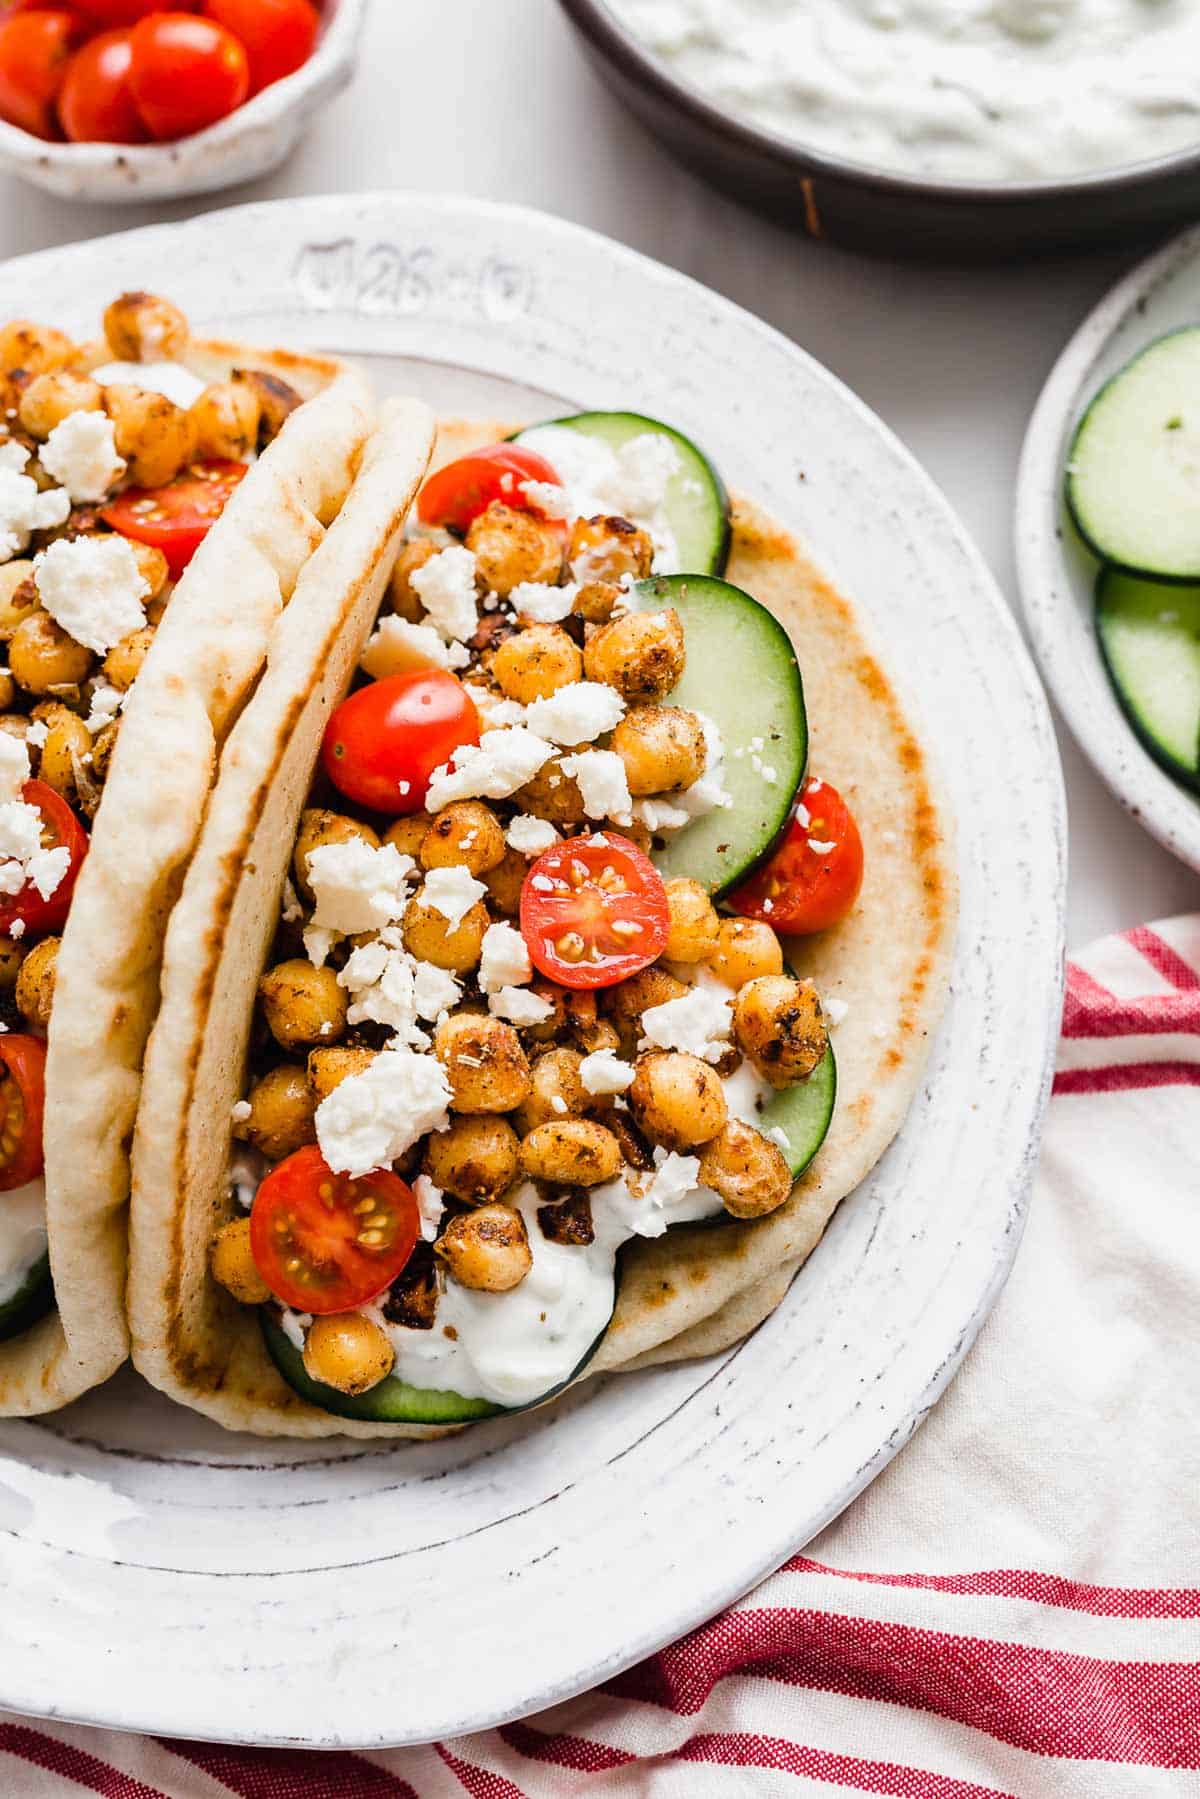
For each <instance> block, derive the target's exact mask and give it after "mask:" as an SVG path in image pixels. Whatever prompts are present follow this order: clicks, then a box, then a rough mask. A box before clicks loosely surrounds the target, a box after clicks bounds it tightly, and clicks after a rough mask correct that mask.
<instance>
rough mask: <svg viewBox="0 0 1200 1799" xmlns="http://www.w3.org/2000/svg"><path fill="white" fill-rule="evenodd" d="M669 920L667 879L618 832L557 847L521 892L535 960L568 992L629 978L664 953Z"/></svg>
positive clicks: (524, 922)
mask: <svg viewBox="0 0 1200 1799" xmlns="http://www.w3.org/2000/svg"><path fill="white" fill-rule="evenodd" d="M670 921H671V909H670V906H669V904H668V901H667V890H666V888H665V886H664V885H663V879H662V876H661V875H660V874H659V872H658V870H657V869H656V868H655V866H654V864H653V862H651V860H650V858H649V856H647V855H646V854H645V853H644V852H643V851H642V850H640V849H639V848H638V847H637V845H636V844H635V843H630V841H629V839H628V838H627V837H620V836H618V835H617V833H616V832H615V831H590V832H589V833H588V834H587V836H586V837H570V838H568V839H567V841H566V842H565V843H556V844H555V845H554V847H553V849H548V850H547V851H546V852H545V854H544V855H541V856H539V857H538V859H537V861H536V862H535V863H534V864H533V866H532V867H531V868H530V870H529V873H528V874H527V875H526V877H525V884H524V886H523V887H522V888H521V935H522V936H523V937H524V939H525V947H526V949H527V950H528V951H529V956H530V960H531V961H532V962H533V964H534V967H535V968H538V969H540V970H541V972H542V973H543V974H544V975H548V976H549V978H550V979H551V980H552V981H557V982H558V983H559V984H560V986H563V987H575V988H580V987H612V986H615V985H616V983H617V982H618V981H624V980H627V979H628V977H629V976H630V975H631V974H636V973H637V972H638V970H639V968H645V967H647V965H648V964H649V963H651V962H653V961H654V960H655V958H656V957H657V956H661V955H662V953H663V950H664V949H665V948H666V944H667V933H668V931H669V929H670Z"/></svg>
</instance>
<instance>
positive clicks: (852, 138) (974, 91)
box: [607, 0, 1200, 181]
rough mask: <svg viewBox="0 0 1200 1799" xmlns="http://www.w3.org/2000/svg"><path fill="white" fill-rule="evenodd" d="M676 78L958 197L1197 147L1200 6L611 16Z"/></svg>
mask: <svg viewBox="0 0 1200 1799" xmlns="http://www.w3.org/2000/svg"><path fill="white" fill-rule="evenodd" d="M607 4H608V5H609V7H610V8H611V10H612V11H613V13H614V14H615V15H616V17H617V18H618V19H619V20H620V21H621V23H622V24H623V25H624V26H625V27H626V28H627V29H628V30H629V31H630V32H631V33H632V34H633V35H634V36H635V37H636V38H638V39H639V40H640V41H641V42H642V43H643V44H644V45H645V46H646V47H647V48H648V49H649V50H651V51H652V52H653V53H654V54H655V55H656V56H657V57H658V58H659V59H660V60H661V61H662V62H663V63H665V64H667V65H668V67H669V69H670V71H671V72H672V73H673V74H674V75H676V76H678V77H680V78H681V79H682V80H683V81H685V82H687V83H688V84H689V85H690V86H692V87H694V88H696V89H698V90H699V91H700V92H701V93H702V94H703V95H705V96H706V97H707V98H708V99H710V100H712V101H714V102H715V103H716V104H717V105H719V106H721V107H722V108H723V109H725V110H727V111H730V112H733V113H736V114H740V115H741V116H742V117H743V118H745V119H746V120H747V122H749V123H752V124H755V125H759V126H762V127H764V128H766V129H768V130H771V131H774V132H777V133H778V134H780V135H781V136H783V137H786V138H790V139H792V140H794V141H795V142H796V143H798V144H800V145H803V146H804V147H806V148H810V149H814V150H818V151H825V152H827V153H829V154H831V155H835V156H838V157H843V158H846V159H848V160H850V161H852V162H855V163H860V164H865V165H867V166H869V167H871V168H875V169H880V170H885V171H888V172H895V173H903V174H909V175H920V176H926V177H933V178H936V179H939V180H950V181H955V180H959V181H1036V180H1043V179H1049V178H1053V177H1057V176H1065V175H1075V174H1082V173H1085V172H1087V171H1092V170H1098V169H1111V168H1118V167H1121V166H1123V165H1125V164H1129V163H1135V162H1142V161H1145V160H1147V159H1149V158H1151V157H1155V156H1162V155H1166V154H1167V153H1168V152H1170V151H1173V150H1181V149H1184V148H1185V147H1187V146H1188V145H1190V144H1194V143H1196V142H1198V141H1200V82H1198V81H1197V78H1196V69H1197V63H1198V59H1200V4H1197V0H607Z"/></svg>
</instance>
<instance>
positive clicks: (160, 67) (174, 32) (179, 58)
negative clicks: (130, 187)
mask: <svg viewBox="0 0 1200 1799" xmlns="http://www.w3.org/2000/svg"><path fill="white" fill-rule="evenodd" d="M129 80H130V85H131V87H132V88H133V97H134V100H135V101H136V102H137V109H138V111H139V112H140V113H141V115H142V118H143V120H144V121H145V123H146V126H147V128H148V129H149V132H150V135H151V137H156V138H161V139H167V138H176V137H189V136H190V135H191V133H192V132H194V131H203V130H204V128H205V126H206V125H215V124H216V122H217V120H218V119H223V118H225V117H226V116H227V114H229V113H231V112H234V111H235V110H236V109H237V107H239V106H240V105H241V104H242V101H243V100H244V99H245V98H246V96H247V94H248V93H249V92H250V65H249V63H248V62H247V60H246V52H245V50H244V49H243V48H242V45H241V44H240V42H239V41H238V39H237V38H235V37H234V35H233V33H232V32H230V31H226V30H225V28H224V26H223V25H218V24H216V23H215V21H214V20H212V19H200V18H193V17H192V16H191V15H190V14H188V13H164V12H157V13H151V14H150V15H149V16H148V17H147V18H145V19H141V20H139V22H138V23H137V24H136V25H135V26H134V28H133V67H132V68H131V70H130V75H129Z"/></svg>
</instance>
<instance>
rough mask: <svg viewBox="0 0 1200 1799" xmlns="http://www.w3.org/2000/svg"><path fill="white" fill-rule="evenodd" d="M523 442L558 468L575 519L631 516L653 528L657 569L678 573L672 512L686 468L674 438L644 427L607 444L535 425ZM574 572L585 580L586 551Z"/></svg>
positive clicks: (566, 430) (563, 428)
mask: <svg viewBox="0 0 1200 1799" xmlns="http://www.w3.org/2000/svg"><path fill="white" fill-rule="evenodd" d="M521 442H522V443H523V444H524V445H526V446H527V447H528V448H529V449H531V450H537V451H538V453H539V454H540V455H542V456H545V457H546V459H547V461H549V462H551V463H552V464H553V466H554V467H555V468H556V469H557V470H558V474H559V478H560V480H561V481H562V484H563V487H564V488H565V489H566V491H567V495H568V498H569V500H570V508H569V511H570V514H572V515H574V516H575V517H576V518H594V517H596V515H597V514H601V515H604V516H607V517H614V516H615V517H618V518H627V519H629V520H631V522H632V523H634V524H636V525H640V526H641V527H642V529H643V530H646V531H648V532H649V533H650V537H651V540H652V542H653V544H654V562H653V565H652V566H653V572H654V573H655V574H656V575H667V574H674V573H676V572H677V571H678V568H679V550H678V545H677V544H676V541H675V533H674V531H673V530H672V529H671V521H670V517H669V515H668V510H667V506H668V500H669V497H670V490H671V483H672V481H673V479H674V478H675V477H676V475H678V474H679V473H680V472H681V464H680V460H679V454H678V452H677V450H676V449H675V446H674V444H673V443H672V442H671V440H670V438H669V437H665V436H663V434H662V433H661V432H659V431H644V432H641V433H640V434H639V435H638V436H637V437H631V438H629V439H628V440H627V441H626V442H625V443H623V444H620V445H614V444H607V443H603V442H602V441H601V440H600V439H599V438H595V437H587V436H585V435H584V434H583V433H582V432H580V431H572V430H570V428H569V427H566V426H563V425H553V424H549V425H536V426H534V427H533V428H532V429H531V430H529V431H523V432H522V433H521ZM573 572H574V574H575V575H576V577H578V578H582V579H586V578H587V574H588V570H587V555H586V552H585V554H584V555H583V556H581V557H577V558H576V559H575V562H574V563H573Z"/></svg>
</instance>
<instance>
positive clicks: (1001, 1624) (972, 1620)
mask: <svg viewBox="0 0 1200 1799" xmlns="http://www.w3.org/2000/svg"><path fill="white" fill-rule="evenodd" d="M1197 1088H1200V917H1190V918H1182V919H1174V920H1171V921H1169V922H1167V923H1164V924H1160V925H1157V926H1154V927H1143V928H1140V929H1138V930H1134V931H1129V932H1127V933H1126V934H1125V935H1124V936H1122V937H1110V938H1106V939H1105V940H1104V941H1103V942H1101V943H1099V944H1097V945H1095V946H1093V947H1092V948H1091V949H1089V950H1087V951H1086V952H1085V953H1084V954H1083V955H1082V956H1080V957H1079V958H1078V959H1077V961H1076V962H1074V963H1073V964H1072V965H1071V966H1070V968H1069V971H1068V988H1067V1000H1066V1008H1065V1013H1064V1019H1063V1034H1062V1041H1061V1045H1060V1050H1059V1059H1058V1073H1057V1077H1056V1080H1055V1084H1054V1099H1053V1100H1052V1102H1051V1106H1050V1116H1049V1121H1048V1126H1047V1131H1046V1138H1045V1146H1044V1152H1043V1156H1042V1164H1041V1170H1040V1174H1039V1177H1038V1186H1037V1192H1036V1196H1035V1203H1034V1205H1033V1209H1032V1212H1031V1216H1030V1222H1029V1226H1028V1229H1027V1232H1026V1236H1025V1241H1024V1244H1023V1246H1022V1249H1021V1253H1020V1256H1019V1257H1018V1261H1017V1266H1016V1269H1015V1272H1014V1274H1013V1277H1012V1279H1011V1281H1010V1282H1009V1285H1008V1287H1007V1289H1006V1291H1005V1293H1004V1295H1003V1296H1002V1298H1001V1300H1000V1303H999V1305H998V1306H997V1308H996V1310H995V1312H994V1313H993V1315H992V1317H991V1319H990V1320H989V1322H988V1323H987V1325H986V1326H985V1328H984V1330H983V1333H982V1335H981V1337H980V1339H979V1341H978V1343H977V1345H976V1346H975V1348H974V1350H973V1351H972V1353H971V1355H970V1356H969V1357H968V1359H967V1362H966V1364H965V1366H964V1368H963V1370H962V1372H961V1373H960V1375H959V1377H958V1379H957V1381H956V1382H955V1384H954V1385H953V1387H952V1388H951V1389H950V1391H949V1393H948V1394H947V1395H946V1397H945V1398H944V1399H943V1400H942V1402H941V1404H940V1405H939V1406H938V1408H937V1410H936V1411H935V1412H934V1413H933V1415H932V1416H931V1417H930V1419H929V1420H928V1422H927V1423H926V1424H925V1426H924V1427H923V1429H922V1430H921V1431H920V1433H919V1434H918V1436H917V1437H916V1438H915V1439H914V1440H913V1441H912V1443H910V1444H909V1446H908V1447H907V1448H906V1449H905V1450H904V1452H903V1454H902V1455H900V1456H899V1457H898V1458H897V1460H896V1461H895V1462H893V1463H892V1465H891V1466H890V1467H889V1468H888V1469H887V1470H886V1472H885V1473H884V1474H883V1475H882V1476H881V1477H880V1479H879V1480H877V1481H876V1482H875V1484H874V1485H873V1486H872V1487H871V1488H870V1489H869V1491H868V1492H866V1493H865V1494H864V1495H863V1496H862V1497H861V1498H860V1499H859V1500H857V1501H856V1503H855V1504H854V1505H853V1506H851V1507H850V1509H849V1510H848V1511H847V1512H846V1513H844V1514H843V1516H842V1517H841V1518H840V1519H838V1521H837V1522H836V1523H835V1524H833V1525H831V1526H830V1528H829V1529H828V1530H826V1531H825V1532H824V1533H823V1534H822V1535H821V1536H820V1537H818V1538H817V1539H816V1541H815V1542H813V1543H810V1544H809V1545H808V1546H807V1547H806V1549H805V1550H804V1552H803V1553H802V1554H798V1555H796V1556H794V1557H793V1559H792V1560H791V1561H790V1562H789V1563H788V1564H787V1565H786V1566H785V1567H784V1568H783V1569H782V1570H781V1571H780V1572H779V1573H778V1574H776V1575H774V1576H772V1578H771V1579H769V1580H767V1581H766V1582H764V1584H763V1585H762V1586H761V1587H759V1588H758V1590H757V1591H756V1592H754V1593H752V1594H751V1595H750V1596H749V1597H748V1598H747V1599H746V1600H744V1601H743V1602H742V1603H741V1604H740V1605H737V1606H735V1607H733V1608H732V1610H730V1611H728V1612H726V1613H724V1614H723V1615H722V1616H721V1617H719V1618H716V1619H714V1620H713V1621H712V1622H711V1623H709V1624H706V1625H704V1626H702V1627H701V1628H700V1629H698V1630H696V1631H693V1632H692V1634H691V1635H690V1636H689V1637H686V1638H685V1639H684V1640H683V1641H682V1642H679V1643H676V1644H674V1645H673V1646H672V1647H671V1648H669V1649H666V1650H664V1651H663V1652H662V1653H661V1654H659V1655H656V1656H653V1657H651V1659H650V1660H649V1661H646V1662H643V1663H642V1664H641V1665H640V1666H639V1667H636V1668H634V1669H632V1670H630V1672H628V1673H627V1674H623V1675H621V1676H620V1677H619V1678H617V1679H616V1680H613V1681H611V1682H610V1683H609V1684H608V1685H607V1686H605V1687H603V1688H601V1689H599V1690H598V1691H596V1692H593V1693H589V1694H587V1695H586V1696H585V1697H583V1698H581V1699H577V1700H574V1701H572V1702H571V1703H569V1704H566V1705H562V1706H559V1707H557V1708H556V1709H555V1710H554V1711H553V1712H548V1713H543V1714H542V1715H541V1716H539V1717H536V1718H531V1719H528V1720H526V1721H525V1722H523V1723H520V1724H513V1725H509V1726H506V1727H504V1728H502V1729H500V1730H494V1731H489V1732H486V1733H484V1734H482V1735H479V1736H475V1737H470V1738H465V1739H461V1740H458V1741H454V1742H447V1743H438V1744H433V1745H431V1746H429V1747H428V1748H424V1749H415V1750H414V1749H406V1750H396V1751H393V1752H391V1753H386V1754H375V1755H371V1756H363V1755H352V1754H345V1753H337V1754H329V1755H317V1754H305V1753H298V1752H289V1751H275V1750H242V1749H226V1748H221V1747H216V1746H212V1745H204V1744H189V1743H180V1742H165V1741H155V1740H150V1739H139V1738H136V1737H127V1736H119V1735H116V1734H108V1733H104V1732H101V1731H91V1730H85V1729H80V1728H73V1727H70V1726H58V1725H55V1726H54V1727H53V1728H47V1727H43V1726H41V1725H39V1724H37V1723H35V1722H33V1721H32V1720H23V1719H17V1718H7V1719H4V1718H0V1794H3V1795H5V1796H6V1799H7V1796H8V1795H14V1796H15V1795H20V1799H38V1796H39V1795H42V1794H47V1795H49V1794H56V1795H57V1794H60V1793H71V1792H77V1791H79V1790H80V1789H83V1790H86V1791H91V1792H94V1793H100V1794H103V1795H105V1796H106V1799H163V1796H164V1795H167V1796H169V1799H228V1795H229V1794H236V1795H240V1796H241V1799H443V1796H445V1799H462V1796H463V1795H467V1799H559V1796H560V1795H563V1796H565V1799H576V1796H578V1799H591V1796H593V1795H595V1796H596V1799H609V1796H611V1795H614V1794H616V1795H622V1796H625V1795H628V1796H629V1799H709V1796H714V1799H715V1796H718V1795H719V1796H720V1799H739V1796H740V1795H747V1796H748V1799H750V1796H754V1799H757V1796H758V1795H764V1794H765V1795H775V1794H780V1795H783V1794H787V1795H792V1794H795V1795H797V1799H807V1796H810V1795H811V1796H813V1799H817V1796H820V1799H835V1796H836V1799H846V1796H847V1795H851V1796H852V1795H855V1794H872V1795H876V1794H887V1795H894V1796H896V1799H1147V1796H1156V1795H1162V1796H1164V1799H1168V1796H1169V1799H1183V1796H1185V1795H1187V1796H1189V1799H1198V1796H1200V1404H1198V1401H1197V1395H1198V1392H1200V1231H1198V1230H1197V1216H1198V1214H1200V1178H1198V1177H1200V1154H1198V1144H1200V1129H1198V1125H1200V1094H1198V1093H1197ZM63 1697H64V1699H67V1698H68V1696H67V1695H65V1694H64V1696H63Z"/></svg>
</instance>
